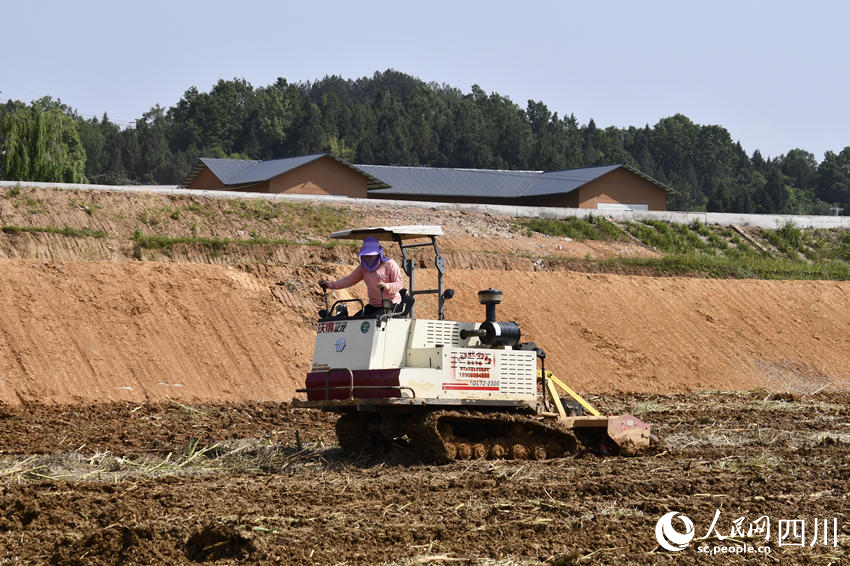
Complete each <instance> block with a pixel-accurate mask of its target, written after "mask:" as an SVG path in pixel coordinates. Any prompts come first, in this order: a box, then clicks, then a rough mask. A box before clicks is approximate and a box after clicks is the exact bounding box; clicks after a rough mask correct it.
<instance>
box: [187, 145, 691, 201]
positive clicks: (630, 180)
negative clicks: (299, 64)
mask: <svg viewBox="0 0 850 566" xmlns="http://www.w3.org/2000/svg"><path fill="white" fill-rule="evenodd" d="M181 186H183V187H185V188H188V189H205V190H233V191H246V192H258V193H298V194H316V195H336V196H348V197H352V198H380V199H395V200H415V201H430V202H471V203H482V204H507V205H515V206H553V207H567V208H593V209H618V208H619V209H623V208H630V209H634V210H666V209H667V197H668V196H670V195H672V194H676V191H675V190H674V189H672V188H671V187H669V186H667V185H665V184H663V183H661V182H659V181H656V180H655V179H653V178H651V177H649V176H648V175H645V174H644V173H641V172H640V171H638V170H637V169H635V168H634V167H630V166H629V165H626V164H624V163H616V164H612V165H600V166H596V167H582V168H579V169H564V170H561V171H504V170H492V169H454V168H441V167H410V166H398V165H359V164H352V163H348V162H347V161H345V160H344V159H341V158H340V157H338V156H336V155H334V154H332V153H316V154H312V155H302V156H298V157H284V158H281V159H272V160H268V161H254V160H248V159H220V158H210V157H202V158H200V159H198V161H197V162H196V163H195V165H194V167H193V168H192V170H191V171H190V172H189V174H188V175H187V176H186V178H185V179H184V180H183V182H182V183H181Z"/></svg>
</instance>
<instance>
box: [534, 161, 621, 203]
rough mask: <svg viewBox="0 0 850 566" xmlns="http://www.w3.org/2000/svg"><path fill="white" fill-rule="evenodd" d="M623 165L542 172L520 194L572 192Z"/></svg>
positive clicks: (542, 194) (535, 195) (536, 194)
mask: <svg viewBox="0 0 850 566" xmlns="http://www.w3.org/2000/svg"><path fill="white" fill-rule="evenodd" d="M620 167H622V165H603V166H600V167H582V168H581V169H564V170H561V171H547V172H546V173H542V174H541V175H540V176H539V177H538V178H537V179H536V180H535V182H534V184H533V185H531V186H530V187H529V188H528V190H527V191H525V193H523V194H522V195H519V196H523V197H537V196H548V195H560V194H566V193H571V192H572V191H574V190H576V189H577V188H579V187H581V186H582V185H586V184H588V183H589V182H591V181H594V180H596V179H598V178H599V177H601V176H602V175H607V174H608V173H610V172H611V171H613V170H615V169H619V168H620Z"/></svg>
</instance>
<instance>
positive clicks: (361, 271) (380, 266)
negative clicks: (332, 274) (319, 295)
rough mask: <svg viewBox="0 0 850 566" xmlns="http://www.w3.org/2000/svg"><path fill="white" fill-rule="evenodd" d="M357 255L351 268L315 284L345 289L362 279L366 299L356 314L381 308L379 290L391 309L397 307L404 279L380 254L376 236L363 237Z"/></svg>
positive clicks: (366, 315) (373, 312)
mask: <svg viewBox="0 0 850 566" xmlns="http://www.w3.org/2000/svg"><path fill="white" fill-rule="evenodd" d="M357 256H358V257H359V258H360V265H358V266H357V268H356V269H355V270H354V271H352V272H351V273H349V274H348V275H346V276H345V277H343V278H341V279H337V280H336V281H328V280H326V279H322V280H320V281H319V285H321V286H322V287H323V288H327V289H345V288H347V287H351V286H352V285H354V284H355V283H357V282H358V281H361V280H362V281H363V282H364V283H365V284H366V291H367V293H368V295H369V302H368V304H366V305H365V306H364V307H363V311H362V312H360V313H359V315H358V316H365V317H370V316H375V315H376V314H377V313H379V312H380V311H381V310H382V309H381V291H382V290H383V298H385V299H389V300H391V301H392V302H393V304H394V305H395V307H396V308H395V309H394V310H396V311H399V310H400V308H399V307H400V303H401V295H400V294H399V291H400V290H401V288H402V287H403V286H404V279H403V278H402V275H401V269H399V267H398V264H397V263H396V262H395V260H393V259H392V258H389V257H387V256H386V255H384V248H383V246H381V244H380V243H379V242H378V240H377V238H373V237H371V236H369V237H368V238H364V240H363V247H361V248H360V251H359V252H358V253H357Z"/></svg>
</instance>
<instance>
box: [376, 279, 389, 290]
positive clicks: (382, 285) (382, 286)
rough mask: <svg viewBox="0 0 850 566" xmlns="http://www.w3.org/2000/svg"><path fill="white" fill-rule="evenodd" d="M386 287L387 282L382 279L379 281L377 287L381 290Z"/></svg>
mask: <svg viewBox="0 0 850 566" xmlns="http://www.w3.org/2000/svg"><path fill="white" fill-rule="evenodd" d="M386 288H387V284H386V283H384V282H383V281H381V282H380V283H378V289H380V290H381V291H384V290H386Z"/></svg>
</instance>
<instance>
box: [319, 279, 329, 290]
mask: <svg viewBox="0 0 850 566" xmlns="http://www.w3.org/2000/svg"><path fill="white" fill-rule="evenodd" d="M329 284H330V281H328V280H327V279H319V287H321V288H322V289H327V288H328V285H329Z"/></svg>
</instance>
